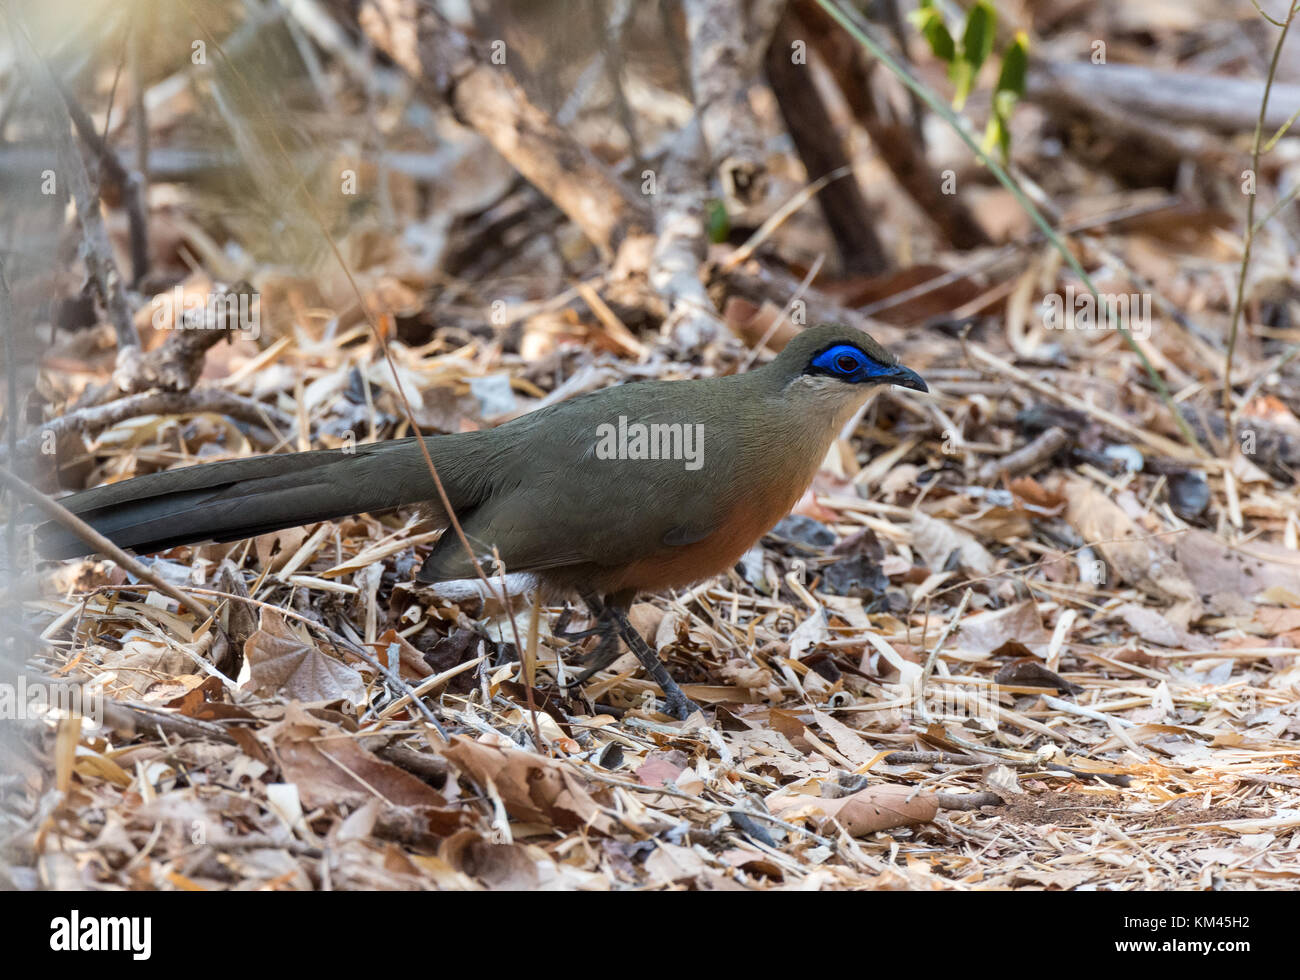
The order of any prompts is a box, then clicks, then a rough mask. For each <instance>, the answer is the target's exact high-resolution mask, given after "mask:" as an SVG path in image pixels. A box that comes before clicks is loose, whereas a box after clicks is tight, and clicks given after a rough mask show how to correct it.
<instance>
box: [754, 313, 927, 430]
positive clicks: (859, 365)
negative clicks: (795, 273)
mask: <svg viewBox="0 0 1300 980" xmlns="http://www.w3.org/2000/svg"><path fill="white" fill-rule="evenodd" d="M767 369H768V370H769V371H771V372H772V373H773V374H774V375H775V376H776V378H777V379H778V380H779V382H780V384H781V385H782V387H783V389H784V390H785V392H786V394H787V395H788V396H793V397H802V398H808V399H810V400H811V401H813V402H815V403H821V404H825V405H827V406H828V407H832V408H833V409H835V410H836V414H839V413H838V409H839V407H840V406H841V405H850V406H853V407H856V406H858V405H860V404H861V403H862V401H863V399H864V398H865V397H866V395H867V393H869V392H870V391H873V390H875V389H876V388H877V387H878V386H880V385H897V386H898V387H900V388H911V389H913V390H915V391H929V390H930V389H929V387H928V386H927V385H926V383H925V382H924V381H923V380H921V376H920V375H919V374H917V373H916V372H915V371H913V370H912V369H911V368H906V367H903V365H901V364H899V363H898V361H897V359H896V358H895V357H894V355H893V354H891V353H889V351H887V350H885V348H883V347H881V346H880V345H879V344H878V343H876V342H875V341H874V340H873V339H872V338H871V337H870V336H869V335H868V334H865V333H863V332H862V331H861V330H857V329H855V328H853V327H846V326H843V325H840V324H834V323H823V324H820V325H818V326H815V327H810V328H809V329H807V330H805V331H803V332H802V333H800V334H798V335H797V336H795V338H794V339H793V340H791V341H790V343H788V344H787V345H786V346H785V349H784V350H783V351H781V353H780V354H779V355H778V356H777V358H776V360H774V361H772V363H771V364H769V365H768V368H767Z"/></svg>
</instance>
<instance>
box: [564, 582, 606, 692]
mask: <svg viewBox="0 0 1300 980" xmlns="http://www.w3.org/2000/svg"><path fill="white" fill-rule="evenodd" d="M582 598H583V602H584V603H585V604H586V606H587V609H588V610H589V611H590V612H591V615H592V616H593V617H594V618H595V620H596V625H595V626H593V627H592V628H591V629H585V630H572V631H570V630H567V629H565V627H566V626H568V624H569V617H570V616H571V615H572V613H571V612H570V610H569V609H568V607H567V606H566V607H565V610H564V612H563V613H561V614H560V620H559V622H558V623H556V627H557V628H556V629H553V630H551V635H552V636H557V637H559V638H560V639H562V640H585V639H586V638H587V637H589V636H599V637H600V642H599V643H598V644H596V648H595V649H594V650H592V651H591V652H590V653H588V654H585V655H584V656H583V657H582V663H583V670H582V671H581V672H580V673H579V674H578V675H577V676H575V677H574V678H573V679H572V680H571V681H569V682H568V683H567V684H565V687H577V686H578V685H580V684H582V683H583V682H585V681H587V680H588V679H590V678H591V677H592V676H593V675H594V674H596V673H597V672H599V671H602V670H604V669H605V668H606V667H608V666H609V665H610V664H611V663H613V662H614V660H615V659H616V658H617V657H618V629H617V628H616V626H615V624H614V622H613V621H612V620H611V619H610V616H609V610H608V609H607V608H606V607H605V605H604V603H602V602H601V601H600V600H599V599H597V598H596V597H595V596H594V595H586V596H583V597H582Z"/></svg>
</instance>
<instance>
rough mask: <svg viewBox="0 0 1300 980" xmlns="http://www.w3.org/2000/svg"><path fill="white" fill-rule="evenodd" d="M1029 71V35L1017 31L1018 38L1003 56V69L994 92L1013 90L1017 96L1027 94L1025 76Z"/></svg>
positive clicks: (999, 73)
mask: <svg viewBox="0 0 1300 980" xmlns="http://www.w3.org/2000/svg"><path fill="white" fill-rule="evenodd" d="M1028 73H1029V35H1028V34H1026V33H1025V32H1024V31H1016V38H1015V40H1014V41H1012V42H1011V47H1009V48H1007V50H1006V53H1005V54H1004V55H1003V56H1002V69H1001V70H1000V71H999V72H998V83H997V84H996V85H995V86H993V91H994V92H1013V93H1015V96H1016V98H1017V99H1018V98H1020V97H1021V96H1022V95H1024V94H1025V76H1026V75H1027V74H1028Z"/></svg>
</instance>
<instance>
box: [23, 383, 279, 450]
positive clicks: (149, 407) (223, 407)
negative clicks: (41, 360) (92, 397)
mask: <svg viewBox="0 0 1300 980" xmlns="http://www.w3.org/2000/svg"><path fill="white" fill-rule="evenodd" d="M201 412H212V413H215V414H218V415H226V416H229V417H230V418H232V419H235V420H236V421H239V422H245V423H247V424H249V425H257V426H265V425H267V424H268V423H270V424H272V425H274V426H276V427H278V428H280V429H281V430H282V431H283V430H288V429H292V428H293V427H294V421H293V420H292V419H291V418H289V417H288V416H287V415H284V414H283V413H282V412H280V411H278V410H277V409H275V408H272V407H271V406H270V405H263V404H262V403H261V402H259V401H254V400H253V399H251V398H245V397H244V396H243V395H236V394H235V393H234V392H230V391H223V390H222V389H220V388H197V389H195V390H193V391H153V392H145V393H143V394H139V395H130V396H128V397H126V398H119V399H118V400H117V401H112V402H108V403H107V404H104V405H95V406H93V407H91V408H86V409H81V410H79V411H75V412H71V413H70V414H68V415H64V416H61V417H59V418H57V419H51V420H50V421H48V422H45V423H43V424H42V425H41V428H40V430H39V431H37V432H34V433H33V434H32V435H30V436H28V437H27V438H25V439H21V440H19V441H18V443H17V445H16V449H17V451H18V456H17V457H14V458H21V457H23V456H25V455H27V454H31V453H37V452H40V451H41V450H42V448H43V447H42V444H43V443H44V441H45V440H46V439H48V438H50V436H51V435H53V436H54V437H55V438H57V437H59V436H62V435H65V434H68V433H72V432H79V433H82V434H93V433H97V432H101V431H103V430H104V429H108V428H111V427H113V426H115V425H117V424H119V423H121V422H124V421H126V420H127V419H133V418H138V417H139V416H141V415H196V414H199V413H201ZM5 455H7V454H5ZM5 455H0V459H4V458H5Z"/></svg>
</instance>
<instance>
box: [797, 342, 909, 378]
mask: <svg viewBox="0 0 1300 980" xmlns="http://www.w3.org/2000/svg"><path fill="white" fill-rule="evenodd" d="M809 367H813V368H819V369H820V370H822V371H825V372H826V373H827V374H830V375H833V376H835V377H837V378H843V379H844V380H845V381H849V382H860V381H870V380H871V379H872V378H879V377H883V376H884V375H887V374H889V373H890V372H891V371H892V370H893V368H892V367H890V366H888V365H885V364H879V363H877V362H876V361H873V360H872V359H871V358H869V357H867V355H866V354H864V353H862V351H860V350H858V349H857V348H856V347H854V346H853V345H852V344H836V345H835V346H834V347H830V348H827V349H826V350H824V351H822V352H821V353H820V354H818V355H817V356H816V357H814V358H813V359H812V363H811V364H810V365H809Z"/></svg>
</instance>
